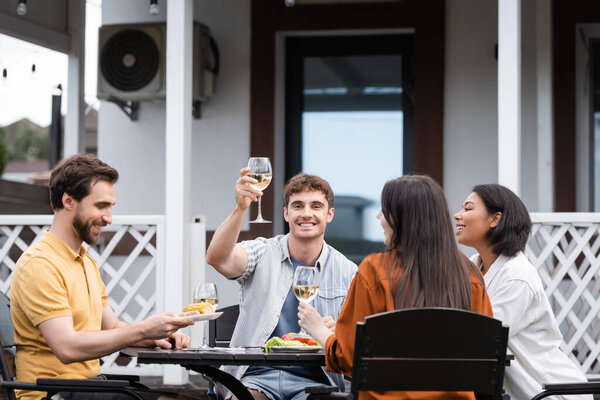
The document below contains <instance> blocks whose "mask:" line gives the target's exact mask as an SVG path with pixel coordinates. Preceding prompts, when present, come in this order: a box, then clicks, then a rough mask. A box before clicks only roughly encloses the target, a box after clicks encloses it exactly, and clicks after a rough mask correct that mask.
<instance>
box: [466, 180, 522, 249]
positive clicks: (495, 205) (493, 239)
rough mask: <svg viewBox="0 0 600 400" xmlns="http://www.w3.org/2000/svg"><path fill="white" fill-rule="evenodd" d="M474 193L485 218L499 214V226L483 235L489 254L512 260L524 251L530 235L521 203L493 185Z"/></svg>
mask: <svg viewBox="0 0 600 400" xmlns="http://www.w3.org/2000/svg"><path fill="white" fill-rule="evenodd" d="M473 192H475V193H477V195H478V196H479V197H480V198H481V200H482V201H483V204H485V208H486V209H487V212H488V214H495V213H497V212H501V213H502V217H501V218H500V222H499V223H498V225H496V227H495V228H491V229H490V230H489V231H488V232H487V234H486V236H487V240H488V243H489V244H490V245H491V246H493V247H492V252H493V253H495V254H503V255H505V256H508V257H512V256H514V255H515V254H517V253H518V252H519V251H523V250H524V249H525V245H526V244H527V239H528V238H529V234H530V233H531V218H529V212H527V208H526V207H525V204H523V202H522V201H521V199H519V197H518V196H517V195H516V194H514V193H513V192H512V191H511V190H510V189H508V188H506V187H504V186H501V185H497V184H495V183H491V184H487V185H477V186H475V187H474V188H473Z"/></svg>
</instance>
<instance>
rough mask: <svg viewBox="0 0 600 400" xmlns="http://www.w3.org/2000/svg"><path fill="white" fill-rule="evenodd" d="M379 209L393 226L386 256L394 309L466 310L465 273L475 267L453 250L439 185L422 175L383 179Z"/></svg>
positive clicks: (467, 286) (468, 298) (467, 283)
mask: <svg viewBox="0 0 600 400" xmlns="http://www.w3.org/2000/svg"><path fill="white" fill-rule="evenodd" d="M381 211H382V214H383V217H384V218H385V220H386V221H387V223H388V224H389V225H390V227H391V228H392V230H393V234H392V237H391V238H390V246H389V249H388V250H387V252H388V254H389V256H390V257H387V259H388V260H389V261H390V262H389V263H388V273H389V276H390V278H391V279H390V282H391V284H392V285H393V287H392V293H395V295H394V305H395V307H396V309H401V308H417V307H451V308H458V309H464V310H470V309H471V284H470V273H471V271H475V270H476V269H475V266H474V265H473V263H471V262H470V261H469V260H468V259H467V258H466V257H465V256H464V255H463V254H462V253H461V252H460V251H459V250H458V247H457V245H456V241H455V239H454V230H453V226H452V222H451V219H450V213H449V210H448V205H447V203H446V198H445V196H444V192H443V191H442V188H441V187H440V185H438V184H437V183H436V182H435V181H434V180H433V179H432V178H430V177H428V176H423V175H408V176H403V177H400V178H397V179H394V180H391V181H388V182H387V183H386V184H385V186H384V187H383V191H382V193H381ZM398 268H402V270H403V272H402V275H401V276H400V278H397V279H392V277H394V276H398V275H399V274H398V273H397V272H398ZM394 286H395V288H394Z"/></svg>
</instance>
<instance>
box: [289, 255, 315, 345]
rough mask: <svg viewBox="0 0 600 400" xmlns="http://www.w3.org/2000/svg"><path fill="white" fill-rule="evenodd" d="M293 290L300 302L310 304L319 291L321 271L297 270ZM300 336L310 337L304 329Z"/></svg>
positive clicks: (304, 268)
mask: <svg viewBox="0 0 600 400" xmlns="http://www.w3.org/2000/svg"><path fill="white" fill-rule="evenodd" d="M292 288H293V289H294V295H295V296H296V298H297V299H298V301H303V302H306V303H310V302H311V301H312V300H313V299H314V298H315V297H316V296H317V292H318V291H319V271H317V268H316V267H306V266H300V267H298V268H296V270H295V271H294V283H293V284H292ZM298 336H300V337H308V336H309V335H307V333H306V332H305V331H304V328H302V329H300V333H298Z"/></svg>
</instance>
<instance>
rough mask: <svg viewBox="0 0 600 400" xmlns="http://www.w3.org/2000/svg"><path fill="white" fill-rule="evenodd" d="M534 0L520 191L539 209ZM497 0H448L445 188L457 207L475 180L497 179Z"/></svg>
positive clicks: (526, 15) (527, 26) (529, 11)
mask: <svg viewBox="0 0 600 400" xmlns="http://www.w3.org/2000/svg"><path fill="white" fill-rule="evenodd" d="M534 7H535V3H534V2H523V15H522V17H523V20H524V21H526V23H524V24H523V25H524V26H523V30H522V39H523V48H522V65H523V66H522V68H523V77H522V82H521V89H522V110H523V112H522V115H521V118H522V122H521V146H522V147H521V153H522V155H523V156H522V157H521V193H520V196H521V198H522V199H523V201H524V203H525V205H526V206H527V208H528V209H529V210H530V211H536V210H537V209H538V198H537V183H536V182H537V157H536V152H537V140H536V135H537V131H536V130H537V114H536V104H537V103H536V81H535V77H536V64H535V8H534ZM497 43H498V3H497V2H496V1H478V0H448V1H447V2H446V49H445V51H446V71H445V77H444V83H445V87H444V189H445V191H446V196H447V198H448V205H449V207H450V209H451V210H452V211H454V210H457V209H458V208H459V206H460V204H462V202H463V200H464V199H465V197H466V196H467V195H468V194H469V193H470V191H471V189H472V188H473V186H474V185H476V184H479V183H497V182H498V60H496V58H495V45H496V44H497Z"/></svg>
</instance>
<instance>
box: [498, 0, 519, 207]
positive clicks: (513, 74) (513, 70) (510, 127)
mask: <svg viewBox="0 0 600 400" xmlns="http://www.w3.org/2000/svg"><path fill="white" fill-rule="evenodd" d="M520 174H521V0H498V183H500V184H501V185H504V186H506V187H508V188H509V189H511V190H512V191H514V192H515V193H516V194H517V195H518V194H519V191H520V181H521V179H520Z"/></svg>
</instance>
